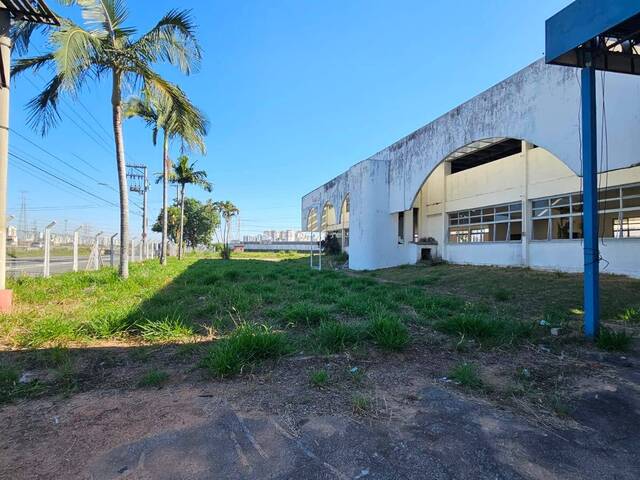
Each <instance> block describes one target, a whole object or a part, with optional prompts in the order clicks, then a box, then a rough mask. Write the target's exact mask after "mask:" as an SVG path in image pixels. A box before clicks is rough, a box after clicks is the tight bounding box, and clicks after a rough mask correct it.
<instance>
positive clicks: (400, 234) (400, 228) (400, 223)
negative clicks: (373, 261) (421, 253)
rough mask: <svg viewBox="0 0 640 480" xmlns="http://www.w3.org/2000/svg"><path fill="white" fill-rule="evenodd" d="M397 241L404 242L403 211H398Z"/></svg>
mask: <svg viewBox="0 0 640 480" xmlns="http://www.w3.org/2000/svg"><path fill="white" fill-rule="evenodd" d="M398 243H404V212H398Z"/></svg>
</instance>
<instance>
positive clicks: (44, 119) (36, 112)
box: [27, 75, 64, 136]
mask: <svg viewBox="0 0 640 480" xmlns="http://www.w3.org/2000/svg"><path fill="white" fill-rule="evenodd" d="M63 83H64V79H63V78H62V77H61V76H60V75H56V76H54V77H53V78H52V79H51V80H50V81H49V83H47V85H46V86H45V88H44V90H43V91H42V92H40V93H39V94H38V95H37V96H35V97H34V98H32V99H31V100H30V101H29V103H27V108H28V110H29V118H28V123H29V124H30V125H31V126H32V127H33V128H34V129H37V130H39V131H40V134H41V135H42V136H45V135H46V134H47V132H48V131H49V129H50V128H51V127H52V126H54V125H55V124H56V123H57V122H58V121H59V120H60V113H59V112H58V99H59V96H60V91H61V90H62V85H63Z"/></svg>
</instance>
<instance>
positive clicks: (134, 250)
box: [131, 237, 136, 263]
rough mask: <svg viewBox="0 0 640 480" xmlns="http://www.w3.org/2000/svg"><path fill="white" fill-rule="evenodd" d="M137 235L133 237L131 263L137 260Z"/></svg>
mask: <svg viewBox="0 0 640 480" xmlns="http://www.w3.org/2000/svg"><path fill="white" fill-rule="evenodd" d="M135 239H136V237H131V263H134V262H135V261H136V248H135V243H134V241H135Z"/></svg>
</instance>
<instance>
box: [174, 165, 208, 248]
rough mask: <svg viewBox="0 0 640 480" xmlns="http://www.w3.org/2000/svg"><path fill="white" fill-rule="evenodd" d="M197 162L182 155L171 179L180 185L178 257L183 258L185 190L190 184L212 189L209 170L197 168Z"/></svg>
mask: <svg viewBox="0 0 640 480" xmlns="http://www.w3.org/2000/svg"><path fill="white" fill-rule="evenodd" d="M195 165H196V162H193V163H189V157H187V156H186V155H181V156H180V157H178V162H177V163H174V164H173V172H172V173H171V174H170V176H169V179H170V180H171V181H172V182H173V183H177V184H178V185H180V228H179V230H178V258H179V259H180V258H182V247H183V245H182V243H183V242H182V238H183V235H184V191H185V187H186V186H187V185H188V184H191V185H198V186H199V187H202V188H203V189H205V190H206V191H207V192H210V191H211V188H212V186H211V182H209V181H208V180H207V172H205V171H204V170H195V168H194V167H195Z"/></svg>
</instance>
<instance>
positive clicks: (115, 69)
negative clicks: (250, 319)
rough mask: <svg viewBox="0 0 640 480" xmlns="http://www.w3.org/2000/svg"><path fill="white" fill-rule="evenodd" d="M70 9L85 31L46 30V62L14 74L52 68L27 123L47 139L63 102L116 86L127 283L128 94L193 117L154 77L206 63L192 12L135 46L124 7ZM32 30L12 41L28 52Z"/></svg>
mask: <svg viewBox="0 0 640 480" xmlns="http://www.w3.org/2000/svg"><path fill="white" fill-rule="evenodd" d="M61 3H62V4H63V5H66V6H70V5H76V6H79V7H80V8H81V11H82V18H83V20H84V22H83V23H84V26H80V25H77V24H76V23H74V22H73V21H72V20H70V19H61V21H60V23H61V26H60V27H59V28H51V29H48V30H47V32H46V33H47V36H48V39H47V40H48V41H47V44H48V45H49V46H50V48H51V50H50V51H49V52H48V53H45V54H43V55H39V56H35V57H30V58H22V59H19V60H17V61H16V62H15V63H14V65H13V68H12V74H13V75H17V74H20V73H21V72H24V71H26V70H29V69H32V70H36V71H37V70H40V69H42V68H43V67H45V66H49V67H51V68H52V70H53V71H54V72H55V74H54V76H53V78H52V79H51V80H50V81H49V82H48V83H47V85H46V86H45V88H44V90H43V91H42V92H40V93H39V94H38V95H37V96H36V97H34V98H33V99H32V100H31V101H30V102H29V103H28V108H29V110H30V113H31V116H30V123H31V124H32V126H34V128H37V129H39V130H40V132H41V134H42V135H45V134H46V133H47V131H48V130H49V129H50V128H51V127H53V126H54V125H55V124H56V123H57V122H58V121H59V119H60V115H59V113H58V101H59V99H60V95H61V94H63V93H67V94H70V95H77V94H78V93H79V92H80V91H81V90H82V88H83V87H85V86H86V84H87V83H88V82H89V81H90V80H95V81H100V80H101V79H103V78H105V77H110V79H111V111H112V125H113V136H114V142H115V150H116V162H117V169H118V186H119V190H120V276H121V277H122V278H127V277H128V276H129V262H128V260H129V259H128V254H127V244H128V240H129V198H128V188H127V177H126V161H125V154H124V139H123V134H122V114H123V112H122V97H123V88H127V87H129V88H131V89H134V88H135V87H139V86H141V87H142V88H143V89H145V90H146V89H153V90H157V91H158V92H162V94H163V95H166V96H167V97H168V98H169V99H171V104H172V106H173V108H174V109H175V110H176V116H178V117H179V116H180V115H182V113H183V112H185V111H187V110H188V109H189V106H190V104H189V102H188V100H187V98H186V97H185V95H184V93H183V92H182V90H180V89H179V88H178V87H177V86H176V85H174V84H172V83H170V82H168V81H167V80H165V79H164V78H163V77H162V76H161V75H160V74H158V73H157V72H156V71H155V70H154V69H153V65H154V64H156V63H158V62H168V63H170V64H172V65H174V66H177V67H178V68H179V69H180V70H181V71H182V72H183V73H185V74H189V73H190V72H191V71H192V69H193V68H194V67H196V66H197V65H198V64H199V62H200V59H201V52H200V47H199V45H198V42H197V40H196V37H195V25H194V24H193V21H192V19H191V16H190V13H189V12H188V11H178V10H171V11H169V12H168V13H167V14H166V15H164V17H162V18H161V19H160V20H159V21H158V23H157V24H156V25H155V26H154V27H153V28H152V29H151V30H149V31H148V32H147V33H145V34H143V35H141V36H139V37H137V38H135V34H136V30H135V29H134V28H131V27H129V26H126V25H125V22H126V21H127V17H128V12H127V8H126V2H125V0H61ZM32 33H33V29H32V28H28V27H25V26H24V25H21V24H20V22H18V24H17V25H16V26H15V28H13V29H12V37H13V41H14V42H15V43H16V45H20V46H21V48H23V49H26V48H28V46H29V37H30V35H31V34H32Z"/></svg>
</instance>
